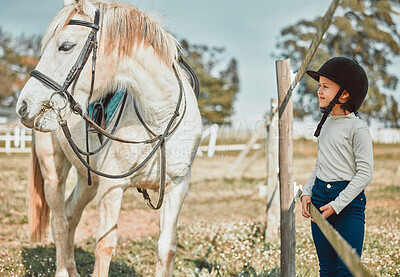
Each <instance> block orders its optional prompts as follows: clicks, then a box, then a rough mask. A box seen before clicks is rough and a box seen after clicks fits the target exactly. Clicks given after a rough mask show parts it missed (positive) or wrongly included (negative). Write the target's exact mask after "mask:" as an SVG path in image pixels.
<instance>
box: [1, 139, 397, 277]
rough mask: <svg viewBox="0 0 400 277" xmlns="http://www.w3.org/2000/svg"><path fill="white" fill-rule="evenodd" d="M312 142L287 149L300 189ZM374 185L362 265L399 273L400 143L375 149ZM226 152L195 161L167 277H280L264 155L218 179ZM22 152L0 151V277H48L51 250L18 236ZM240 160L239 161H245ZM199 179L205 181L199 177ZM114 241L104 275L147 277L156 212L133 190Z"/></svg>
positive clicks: (89, 247)
mask: <svg viewBox="0 0 400 277" xmlns="http://www.w3.org/2000/svg"><path fill="white" fill-rule="evenodd" d="M315 158H316V145H315V143H313V142H310V141H296V142H295V144H294V179H295V181H296V182H297V184H304V183H305V182H306V180H307V179H308V176H309V174H310V173H311V170H312V169H313V166H314V163H315ZM374 158H375V171H374V178H373V182H372V183H371V184H370V185H369V186H368V188H367V190H366V195H367V211H366V236H365V243H364V252H363V257H362V261H363V263H364V264H365V265H366V266H367V268H368V269H369V270H370V271H371V272H372V273H373V274H375V275H376V276H400V254H399V253H400V181H399V180H400V145H375V146H374ZM234 160H235V155H219V156H216V157H215V158H212V159H210V158H207V157H198V158H197V159H196V161H195V164H194V165H193V177H192V180H193V181H192V185H191V189H190V192H189V195H188V197H187V198H186V200H185V204H184V206H183V209H182V212H181V216H180V219H179V229H178V249H177V257H176V260H175V269H174V276H280V275H279V274H280V268H279V267H280V243H279V241H271V242H268V243H265V242H264V237H263V233H264V229H265V221H266V215H265V200H264V199H263V198H260V197H259V196H258V195H257V194H256V193H255V190H256V187H257V185H258V184H260V183H262V181H263V179H264V178H265V174H266V173H265V171H266V170H265V168H266V161H265V159H261V158H260V159H259V160H258V161H257V162H255V163H254V164H253V165H252V166H251V167H250V168H249V170H248V171H246V173H245V175H244V177H242V178H237V179H224V178H223V173H224V172H225V171H226V169H227V168H228V166H229V165H231V164H232V163H233V161H234ZM28 163H29V156H27V155H0V169H1V174H0V199H1V205H0V276H54V273H55V248H54V245H53V244H52V243H51V239H50V242H49V243H48V244H43V245H33V244H30V243H29V242H28V237H27V221H28V220H27V201H26V197H27V195H26V187H27V168H28ZM244 164H245V163H244ZM205 176H207V179H204V177H205ZM300 208H301V207H300V205H299V203H297V204H296V273H297V276H317V275H318V263H317V258H316V252H315V248H314V246H313V242H312V239H311V232H310V226H309V221H308V220H306V219H304V218H302V217H301V215H300ZM96 216H97V211H96V202H95V201H93V202H92V203H90V204H89V206H88V208H87V210H86V211H85V213H84V215H83V218H82V222H81V223H80V226H78V231H77V235H76V241H77V242H76V244H75V245H76V251H75V253H76V262H77V267H78V271H79V272H80V274H81V276H82V277H83V276H90V273H91V270H92V268H93V264H94V255H93V252H94V248H95V239H94V237H93V236H94V234H95V230H96V220H97V217H96ZM118 225H119V234H120V235H119V243H118V248H117V251H116V255H115V256H114V257H113V260H112V264H111V269H110V276H119V277H120V276H154V270H155V260H156V245H157V238H158V213H157V212H153V211H150V210H149V209H148V208H147V207H146V206H145V205H144V204H143V200H142V198H141V196H140V195H139V194H138V193H137V192H136V190H134V189H132V190H128V191H127V192H126V194H125V196H124V202H123V206H122V210H121V215H120V221H119V223H118Z"/></svg>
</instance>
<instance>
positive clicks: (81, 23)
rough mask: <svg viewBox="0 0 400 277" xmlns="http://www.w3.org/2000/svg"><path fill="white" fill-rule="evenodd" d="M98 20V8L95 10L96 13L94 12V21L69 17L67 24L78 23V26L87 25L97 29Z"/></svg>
mask: <svg viewBox="0 0 400 277" xmlns="http://www.w3.org/2000/svg"><path fill="white" fill-rule="evenodd" d="M99 20H100V13H99V11H98V10H96V13H95V14H94V21H93V23H92V22H88V21H83V20H76V19H71V20H70V21H69V23H68V25H79V26H84V27H89V28H92V29H95V30H96V31H98V30H99Z"/></svg>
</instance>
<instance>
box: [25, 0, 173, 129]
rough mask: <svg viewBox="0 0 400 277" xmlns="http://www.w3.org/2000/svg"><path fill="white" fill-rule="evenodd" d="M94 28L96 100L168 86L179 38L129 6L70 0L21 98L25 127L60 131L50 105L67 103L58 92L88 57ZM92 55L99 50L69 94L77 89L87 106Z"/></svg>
mask: <svg viewBox="0 0 400 277" xmlns="http://www.w3.org/2000/svg"><path fill="white" fill-rule="evenodd" d="M96 11H99V12H100V16H99V24H98V27H99V30H98V32H97V28H94V27H93V26H94V25H96V24H92V23H95V21H96V18H97V17H96V14H97V12H96ZM82 22H85V23H84V24H83V26H82V24H81V23H82ZM96 26H97V25H96ZM93 31H96V37H97V38H98V56H97V62H96V65H97V66H96V74H95V76H96V77H95V80H96V81H95V83H94V89H93V96H92V97H93V99H95V98H100V97H101V96H103V95H105V94H106V93H108V92H110V91H112V90H113V89H116V87H121V86H122V87H125V88H127V89H128V90H130V91H136V92H138V93H144V91H158V90H161V89H159V88H165V87H166V83H165V80H167V81H168V80H172V81H174V77H173V76H174V75H173V72H172V64H173V62H174V61H175V59H176V57H177V42H176V40H175V39H174V38H173V37H172V36H171V35H170V34H169V33H167V32H166V31H165V30H164V29H163V28H162V27H161V26H160V25H159V24H158V23H157V22H155V21H154V20H152V18H150V17H149V16H148V15H146V14H145V13H142V12H141V11H139V10H138V9H137V8H136V7H134V6H132V5H128V4H119V3H114V2H112V3H109V2H103V1H101V0H93V2H92V0H90V1H89V0H64V8H63V9H61V10H60V11H59V12H58V13H57V14H56V16H55V17H54V18H53V20H52V22H51V23H50V25H49V27H48V29H47V31H46V33H45V35H44V37H43V41H42V57H41V59H40V61H39V64H38V65H37V67H36V70H34V71H33V72H32V73H31V75H32V76H33V77H35V78H31V79H29V81H28V82H27V83H26V85H25V87H24V88H23V90H22V92H21V95H20V97H19V99H18V103H17V113H18V114H19V115H20V117H21V122H22V123H23V124H24V125H26V126H27V127H30V128H35V129H37V130H40V131H54V130H56V129H57V115H56V113H55V112H54V109H51V108H50V109H48V107H49V106H50V107H52V106H57V107H60V106H64V103H54V102H63V101H62V97H60V95H61V94H56V97H54V92H55V91H59V90H60V88H65V87H66V86H65V85H64V84H65V83H68V82H66V80H67V79H68V77H67V76H69V75H70V76H71V75H73V74H71V73H70V72H71V68H74V65H76V63H77V61H79V60H80V57H82V53H84V49H85V48H86V47H85V45H88V42H90V41H89V38H90V36H91V35H90V34H91V32H93ZM97 33H98V34H97ZM89 44H90V43H89ZM92 57H93V53H89V55H88V57H87V61H88V62H87V63H86V65H85V66H84V67H83V70H82V72H80V73H79V74H75V75H79V78H78V81H77V82H76V83H74V82H71V84H70V86H69V89H68V91H67V93H64V95H65V94H67V97H66V98H68V92H71V93H72V91H73V90H72V87H75V92H76V93H75V95H74V98H75V99H76V100H77V102H79V103H80V104H81V105H82V106H84V105H85V100H86V99H88V96H89V94H90V92H91V80H92V62H91V59H92ZM85 60H86V59H85ZM162 68H164V69H165V70H164V73H163V72H162ZM149 72H150V73H149ZM165 72H166V73H165ZM163 74H164V75H163ZM161 75H162V76H164V78H159V82H158V84H156V85H158V87H154V86H156V85H155V84H153V83H155V82H156V81H157V80H155V79H156V77H157V76H161ZM165 76H167V77H165ZM150 83H152V86H153V87H150V86H149V84H150ZM146 85H147V87H144V88H143V87H141V86H146ZM174 85H175V86H177V84H175V83H174ZM174 89H176V88H174ZM140 97H141V96H138V98H140ZM70 104H71V103H70ZM66 110H69V109H65V111H66Z"/></svg>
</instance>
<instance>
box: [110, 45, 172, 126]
mask: <svg viewBox="0 0 400 277" xmlns="http://www.w3.org/2000/svg"><path fill="white" fill-rule="evenodd" d="M115 78H116V82H117V83H118V84H121V85H123V86H125V87H126V88H127V89H128V91H129V92H130V93H132V94H133V97H134V99H135V101H136V103H137V106H138V108H139V112H140V113H141V114H142V116H143V118H144V119H145V120H146V121H147V122H149V123H150V124H151V125H153V126H155V127H157V125H159V124H160V125H164V124H163V123H164V122H165V121H167V120H168V118H169V115H170V114H172V112H173V110H174V109H175V107H176V103H177V101H178V97H179V85H178V81H177V79H176V77H175V74H174V72H173V71H172V69H171V67H169V66H167V65H166V64H165V63H164V62H162V61H161V60H159V59H158V58H157V57H155V55H154V52H153V51H152V50H151V49H150V48H147V49H146V48H143V47H140V48H139V49H138V50H137V51H136V54H135V55H134V56H133V57H132V58H131V59H126V60H125V61H123V62H121V63H120V66H119V68H118V69H117V74H116V76H115Z"/></svg>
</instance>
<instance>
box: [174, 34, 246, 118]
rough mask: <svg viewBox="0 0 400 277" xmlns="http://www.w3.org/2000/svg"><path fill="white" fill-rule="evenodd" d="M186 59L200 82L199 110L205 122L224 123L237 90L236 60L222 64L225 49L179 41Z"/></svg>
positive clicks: (229, 113)
mask: <svg viewBox="0 0 400 277" xmlns="http://www.w3.org/2000/svg"><path fill="white" fill-rule="evenodd" d="M181 45H182V49H183V54H184V57H185V59H186V60H187V61H188V62H189V64H190V65H191V66H192V67H193V69H194V70H195V71H196V73H197V76H198V77H199V81H200V96H199V101H198V104H199V108H200V112H201V115H202V117H203V119H204V121H205V123H218V124H221V123H224V122H226V119H227V118H228V117H230V116H231V115H232V114H233V103H234V101H235V100H236V94H237V93H238V91H239V74H238V64H237V61H236V59H234V58H231V59H230V60H229V62H228V63H227V64H223V62H224V55H223V54H224V52H225V49H224V48H219V47H211V48H210V47H208V46H206V45H195V44H189V42H187V41H186V40H182V41H181Z"/></svg>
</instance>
